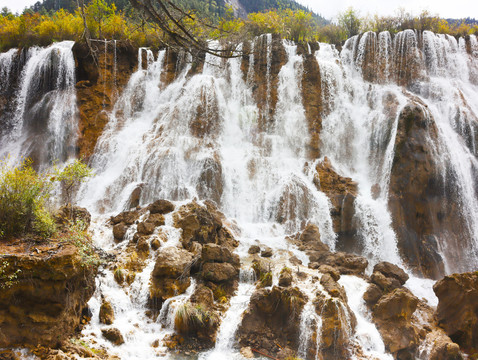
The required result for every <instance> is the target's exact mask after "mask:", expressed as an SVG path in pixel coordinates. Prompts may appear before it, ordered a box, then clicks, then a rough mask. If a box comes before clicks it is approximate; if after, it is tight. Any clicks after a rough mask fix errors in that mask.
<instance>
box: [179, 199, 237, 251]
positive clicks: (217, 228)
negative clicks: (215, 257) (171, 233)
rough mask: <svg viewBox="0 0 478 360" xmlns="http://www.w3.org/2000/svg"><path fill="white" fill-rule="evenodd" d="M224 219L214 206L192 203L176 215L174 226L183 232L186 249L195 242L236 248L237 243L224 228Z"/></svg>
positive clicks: (182, 207)
mask: <svg viewBox="0 0 478 360" xmlns="http://www.w3.org/2000/svg"><path fill="white" fill-rule="evenodd" d="M223 219H225V217H224V215H223V214H221V213H220V212H219V211H217V209H216V208H215V207H214V206H213V205H212V204H210V203H208V204H207V205H206V206H201V205H199V204H197V203H196V202H191V203H189V204H187V205H183V206H181V208H180V209H179V210H178V211H177V212H176V213H175V214H174V226H175V227H177V228H180V229H182V230H183V232H182V237H181V241H182V243H183V246H184V247H185V248H190V247H191V246H192V243H193V242H198V243H199V244H210V243H213V244H217V245H223V246H227V247H230V248H233V247H236V246H237V242H236V241H235V239H234V237H233V236H232V234H231V232H230V231H229V230H228V229H227V228H225V227H224V224H223Z"/></svg>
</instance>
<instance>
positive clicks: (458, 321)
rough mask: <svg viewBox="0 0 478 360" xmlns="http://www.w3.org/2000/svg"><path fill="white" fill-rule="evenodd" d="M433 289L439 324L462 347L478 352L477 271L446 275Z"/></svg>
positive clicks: (468, 350)
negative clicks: (436, 301) (436, 298)
mask: <svg viewBox="0 0 478 360" xmlns="http://www.w3.org/2000/svg"><path fill="white" fill-rule="evenodd" d="M433 291H434V292H435V294H436V296H437V297H438V307H437V311H436V317H437V320H438V323H439V325H440V326H441V327H443V329H444V330H445V332H446V334H447V335H448V336H449V337H450V338H451V339H452V340H453V341H454V342H455V343H457V344H459V345H460V347H461V348H462V349H463V350H465V351H466V352H468V353H469V354H473V353H476V352H478V301H477V299H478V272H469V273H463V274H453V275H449V276H445V277H444V278H443V279H441V280H440V281H437V282H436V284H435V285H434V286H433Z"/></svg>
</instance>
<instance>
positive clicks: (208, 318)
mask: <svg viewBox="0 0 478 360" xmlns="http://www.w3.org/2000/svg"><path fill="white" fill-rule="evenodd" d="M217 321H218V318H217V314H216V313H214V312H211V311H208V310H206V309H205V308H204V307H203V306H202V305H200V304H196V305H194V304H191V303H190V302H187V303H185V304H183V305H181V306H180V307H179V308H178V310H177V311H176V314H175V317H174V326H175V328H176V330H177V331H178V332H179V333H181V334H187V333H192V332H194V331H197V330H200V329H204V328H210V327H212V326H214V325H215V324H216V323H217Z"/></svg>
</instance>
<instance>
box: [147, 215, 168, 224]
mask: <svg viewBox="0 0 478 360" xmlns="http://www.w3.org/2000/svg"><path fill="white" fill-rule="evenodd" d="M146 221H147V222H148V223H151V224H154V226H163V225H164V224H165V220H164V216H163V215H161V214H149V216H148V219H147V220H146Z"/></svg>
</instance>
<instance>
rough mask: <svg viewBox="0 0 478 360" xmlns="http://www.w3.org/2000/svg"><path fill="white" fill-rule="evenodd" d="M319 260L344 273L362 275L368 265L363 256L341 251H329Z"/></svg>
mask: <svg viewBox="0 0 478 360" xmlns="http://www.w3.org/2000/svg"><path fill="white" fill-rule="evenodd" d="M321 260H322V262H323V263H324V264H326V265H330V266H332V267H334V268H336V269H337V270H338V271H339V272H340V273H341V274H344V275H363V273H364V271H365V269H366V268H367V266H368V261H367V259H366V258H364V257H363V256H359V255H353V254H346V253H343V252H337V253H329V254H327V255H326V256H325V257H323V258H322V259H321Z"/></svg>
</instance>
